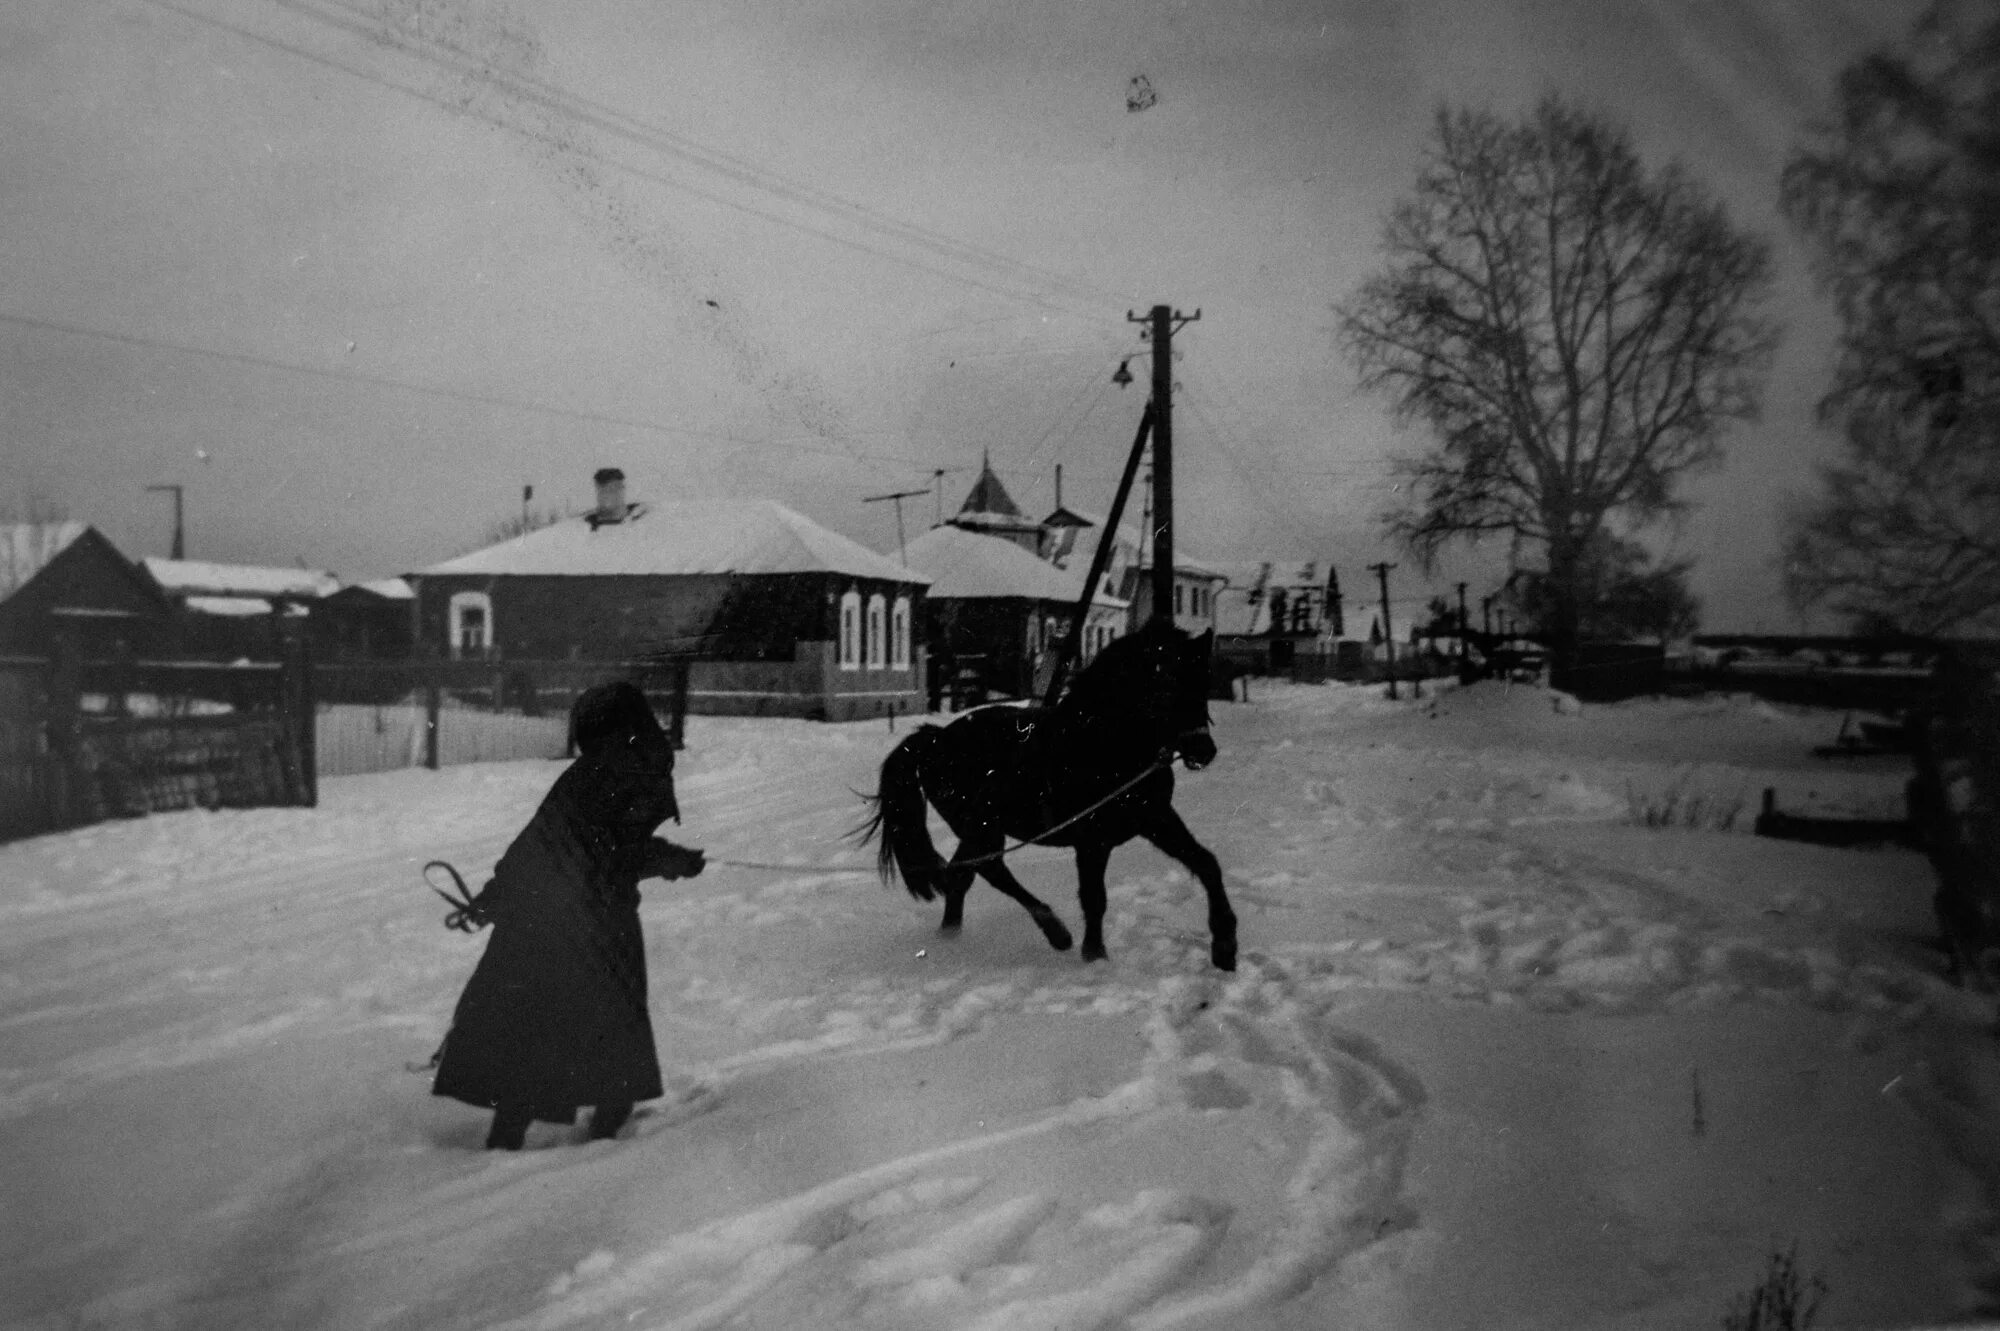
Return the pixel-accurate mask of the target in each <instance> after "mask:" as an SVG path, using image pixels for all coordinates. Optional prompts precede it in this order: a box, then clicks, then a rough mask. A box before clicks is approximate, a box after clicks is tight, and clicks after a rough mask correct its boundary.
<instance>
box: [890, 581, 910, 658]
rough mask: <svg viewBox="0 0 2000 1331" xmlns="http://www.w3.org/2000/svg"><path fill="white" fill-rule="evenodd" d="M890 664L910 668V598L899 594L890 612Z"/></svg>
mask: <svg viewBox="0 0 2000 1331" xmlns="http://www.w3.org/2000/svg"><path fill="white" fill-rule="evenodd" d="M889 664H890V665H891V666H894V667H895V668H896V669H898V670H908V669H909V668H910V598H909V597H907V596H898V597H897V598H896V608H895V609H894V610H892V611H890V612H889Z"/></svg>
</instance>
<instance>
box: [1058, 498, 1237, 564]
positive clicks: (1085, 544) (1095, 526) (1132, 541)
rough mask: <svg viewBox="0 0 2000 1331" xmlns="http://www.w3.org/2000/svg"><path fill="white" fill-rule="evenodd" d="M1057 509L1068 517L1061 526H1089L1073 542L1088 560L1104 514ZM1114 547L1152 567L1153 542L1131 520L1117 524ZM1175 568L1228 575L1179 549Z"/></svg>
mask: <svg viewBox="0 0 2000 1331" xmlns="http://www.w3.org/2000/svg"><path fill="white" fill-rule="evenodd" d="M1057 512H1058V513H1061V514H1063V515H1064V516H1065V517H1066V518H1067V519H1071V520H1070V521H1065V522H1064V523H1062V524H1061V525H1063V526H1082V527H1088V528H1089V529H1090V530H1091V533H1092V534H1091V535H1089V536H1084V535H1081V534H1079V535H1078V537H1077V542H1076V546H1077V550H1078V551H1080V552H1081V557H1082V558H1083V559H1084V560H1086V561H1088V560H1089V558H1090V553H1091V552H1092V551H1094V550H1095V549H1096V548H1097V540H1098V538H1097V535H1096V533H1097V532H1099V531H1102V530H1103V528H1104V515H1103V514H1101V513H1093V512H1091V511H1090V510H1089V509H1087V508H1067V507H1066V508H1062V509H1058V510H1057ZM1043 525H1044V526H1047V525H1049V524H1048V523H1047V522H1044V523H1043ZM1116 547H1117V548H1122V549H1123V550H1124V552H1125V555H1126V557H1127V559H1128V560H1129V561H1130V562H1131V563H1133V564H1134V565H1136V566H1137V567H1139V568H1151V567H1152V563H1153V543H1152V542H1151V541H1142V540H1141V538H1140V535H1139V529H1138V528H1137V527H1135V526H1133V525H1132V524H1131V523H1129V522H1121V523H1119V524H1118V537H1117V541H1116ZM1174 571H1175V572H1177V573H1193V574H1196V575H1198V576H1201V577H1209V578H1222V579H1224V580H1227V578H1228V576H1229V575H1228V574H1227V573H1225V572H1223V571H1222V570H1221V569H1219V568H1217V567H1216V566H1215V565H1213V564H1207V563H1204V562H1202V561H1201V560H1199V559H1191V558H1189V557H1188V556H1187V555H1185V554H1183V553H1181V552H1180V551H1179V550H1176V551H1174Z"/></svg>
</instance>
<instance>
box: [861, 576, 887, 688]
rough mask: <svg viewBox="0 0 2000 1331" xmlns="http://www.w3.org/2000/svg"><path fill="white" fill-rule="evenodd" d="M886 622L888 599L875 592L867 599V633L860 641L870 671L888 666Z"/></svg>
mask: <svg viewBox="0 0 2000 1331" xmlns="http://www.w3.org/2000/svg"><path fill="white" fill-rule="evenodd" d="M888 620H889V598H888V597H886V596H884V595H882V593H880V592H876V593H875V594H874V595H873V596H871V597H869V598H868V632H867V635H866V637H865V638H864V639H863V641H862V648H863V652H864V654H865V655H866V657H867V660H868V668H869V669H870V670H882V669H885V668H886V667H887V666H888V664H889V634H888Z"/></svg>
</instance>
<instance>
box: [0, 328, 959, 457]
mask: <svg viewBox="0 0 2000 1331" xmlns="http://www.w3.org/2000/svg"><path fill="white" fill-rule="evenodd" d="M0 323H7V324H13V325H16V326H18V327H22V328H31V329H37V330H40V331H43V332H52V333H61V334H65V335H68V336H71V337H83V338H92V339H95V340H98V341H102V342H115V343H120V344H122V345H125V346H131V347H143V348H148V349H153V350H159V351H170V352H175V353H177V354H180V355H184V356H194V357H199V358H201V359H204V360H215V361H224V362H230V363H234V364H238V365H250V366H255V367H257V368H259V369H266V370H277V371H281V372H283V373H287V374H299V375H309V376H312V377H313V378H317V379H332V380H337V381H344V382H349V383H360V384H368V385H371V386H373V387H377V388H390V389H395V390H398V391H401V392H406V393H414V394H417V395H420V396H423V397H435V398H441V399H444V400H446V401H451V402H464V403H470V404H473V405H476V406H483V407H495V408H500V409H503V410H510V411H526V412H533V413H535V414H538V415H542V416H552V417H558V418H561V419H565V420H574V421H583V422H586V423H589V424H594V425H615V426H620V427H623V428H626V429H633V430H645V431H647V432H649V433H653V434H664V435H682V436H686V437H688V438H692V439H705V440H712V441H715V442H717V443H725V444H740V445H743V446H745V447H748V448H753V449H776V450H779V451H782V452H788V453H808V454H815V455H819V456H824V457H831V458H839V459H841V460H843V461H866V462H877V463H883V464H887V465H892V466H897V467H921V465H922V464H921V463H919V462H917V461H916V460H915V459H912V458H907V457H897V456H894V455H891V454H886V453H865V452H861V451H859V450H856V449H851V448H832V447H825V448H821V447H814V446H812V445H809V444H801V443H795V442H791V441H782V440H772V439H757V438H753V437H751V436H749V435H740V434H730V433H728V432H726V431H721V430H698V429H693V428H690V427H688V426H683V425H663V424H661V423H660V422H658V421H652V420H646V419H644V418H642V417H637V416H619V415H615V414H613V413H611V412H604V411H588V410H583V409H579V408H576V407H556V406H549V405H547V404H545V403H540V402H532V401H528V400H526V399H522V398H507V397H501V396H498V395H496V394H490V393H473V392H468V391H466V390H463V389H456V388H444V387H440V386H438V385H435V384H422V383H417V382H414V381H412V380H407V379H397V378H394V377H391V376H389V375H380V374H370V373H368V372H366V371H362V370H335V369H328V368H326V367H324V366H315V365H300V364H297V363H296V362H292V361H283V360H278V359H276V358H275V357H271V356H258V355H253V354H251V353H249V352H242V351H221V350H217V349H215V348H212V347H201V346H195V345H193V344H191V343H186V342H176V341H171V340H168V339H166V338H159V337H150V336H146V335H143V334H138V333H120V332H115V331H112V330H109V329H103V328H91V327H88V326H86V325H84V324H77V323H67V322H63V321H61V320H56V319H42V318H36V317H33V316H29V315H22V314H12V313H8V312H5V311H0Z"/></svg>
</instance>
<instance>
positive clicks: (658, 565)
mask: <svg viewBox="0 0 2000 1331" xmlns="http://www.w3.org/2000/svg"><path fill="white" fill-rule="evenodd" d="M595 479H596V482H597V492H598V493H597V504H596V506H595V507H594V508H592V509H591V511H590V512H589V513H587V514H585V515H583V516H582V517H577V518H569V519H565V520H563V521H560V522H557V523H554V524H552V525H549V526H545V527H542V528H539V529H538V530H535V531H532V532H529V533H527V534H526V535H523V536H517V537H515V538H513V539H511V540H507V541H502V542H500V543H499V544H497V545H492V546H488V547H486V548H485V549H482V550H476V551H473V552H472V553H471V554H467V555H462V556H460V557H458V558H456V559H448V560H446V561H444V562H443V563H440V564H434V565H432V566H431V567H429V568H427V569H424V570H422V571H420V572H417V573H413V574H410V575H408V580H409V582H410V584H411V586H412V587H413V588H414V590H415V609H414V623H415V635H416V642H417V648H418V651H419V653H420V654H429V655H438V656H446V657H453V658H458V659H466V658H472V659H484V660H505V659H517V660H519V659H527V660H549V659H568V660H612V661H616V660H639V659H660V658H665V657H674V656H683V657H688V658H691V660H692V666H691V680H690V692H689V709H690V710H691V711H694V712H697V713H707V714H748V715H765V714H769V715H793V716H811V717H819V718H821V719H826V720H849V719H854V718H857V717H865V716H882V715H890V714H895V713H907V712H912V711H921V710H922V709H923V702H924V699H923V688H922V680H923V662H922V660H921V651H920V649H919V648H918V647H917V645H916V643H915V641H914V633H915V626H916V625H917V624H918V623H919V622H920V617H921V615H922V613H923V596H924V585H925V582H926V581H927V580H926V579H925V578H924V577H923V576H921V575H920V574H917V573H913V572H911V571H910V570H909V569H907V568H905V567H903V566H901V565H900V564H897V563H896V562H895V561H894V560H891V559H889V558H886V557H884V556H882V555H878V554H876V553H874V552H873V551H871V550H868V549H866V548H865V547H863V546H861V545H859V544H857V543H856V542H854V541H851V540H849V539H848V538H846V537H844V536H841V535H839V534H837V533H835V532H832V531H829V530H827V529H826V528H825V527H822V526H820V525H819V524H818V523H816V522H813V521H812V520H811V519H810V518H807V517H805V516H803V515H802V514H799V513H797V512H794V511H793V510H792V509H790V508H787V507H785V506H784V505H783V504H780V503H777V502H775V501H772V500H761V499H760V500H711V501H707V502H702V503H687V504H645V503H628V502H627V501H626V499H625V492H624V476H623V474H622V473H620V472H618V471H617V470H616V469H615V468H606V469H604V470H603V471H600V472H598V473H597V476H596V478H595Z"/></svg>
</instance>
